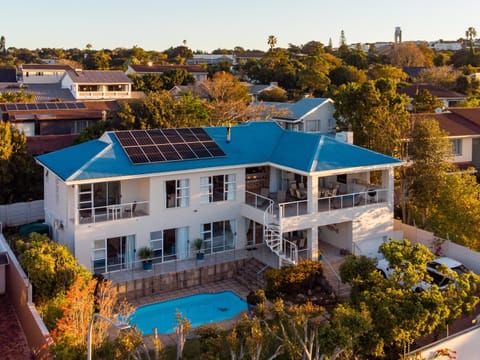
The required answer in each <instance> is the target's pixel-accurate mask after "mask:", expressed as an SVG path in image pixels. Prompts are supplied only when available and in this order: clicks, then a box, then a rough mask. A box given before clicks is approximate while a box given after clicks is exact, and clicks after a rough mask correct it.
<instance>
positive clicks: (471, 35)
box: [465, 27, 477, 55]
mask: <svg viewBox="0 0 480 360" xmlns="http://www.w3.org/2000/svg"><path fill="white" fill-rule="evenodd" d="M465 36H466V38H467V40H468V46H469V47H470V53H471V54H472V55H474V54H475V37H476V36H477V30H475V28H474V27H469V28H468V29H467V31H465Z"/></svg>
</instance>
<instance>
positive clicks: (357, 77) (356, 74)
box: [328, 65, 367, 86]
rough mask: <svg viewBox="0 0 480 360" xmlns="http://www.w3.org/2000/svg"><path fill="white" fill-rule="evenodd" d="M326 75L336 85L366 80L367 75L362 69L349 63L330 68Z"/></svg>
mask: <svg viewBox="0 0 480 360" xmlns="http://www.w3.org/2000/svg"><path fill="white" fill-rule="evenodd" d="M328 76H329V77H330V80H331V82H332V84H334V85H337V86H340V85H342V84H348V83H352V82H355V83H363V82H365V81H366V80H367V76H366V75H365V73H364V72H363V71H362V70H359V69H357V68H356V67H354V66H350V65H342V66H339V67H337V68H335V69H332V70H331V71H330V73H329V74H328Z"/></svg>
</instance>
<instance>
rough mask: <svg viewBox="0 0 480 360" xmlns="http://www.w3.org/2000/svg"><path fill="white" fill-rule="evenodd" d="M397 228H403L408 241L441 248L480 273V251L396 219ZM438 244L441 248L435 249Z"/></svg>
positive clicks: (431, 247) (432, 248) (443, 253)
mask: <svg viewBox="0 0 480 360" xmlns="http://www.w3.org/2000/svg"><path fill="white" fill-rule="evenodd" d="M394 227H395V230H402V231H403V234H404V238H405V239H407V240H408V241H410V242H412V243H414V244H417V243H420V244H423V245H425V246H426V247H428V248H429V249H430V250H431V251H432V252H435V251H436V250H439V253H440V254H441V255H444V256H448V257H451V258H452V259H455V260H458V261H460V262H462V263H463V264H465V265H466V266H467V267H468V268H469V269H472V270H473V271H474V272H475V273H477V274H480V253H479V252H477V251H473V250H471V249H469V248H467V247H465V246H461V245H458V244H455V243H454V242H451V241H450V240H445V239H440V238H438V237H437V236H435V235H434V234H433V233H431V232H429V231H425V230H422V229H418V228H416V227H414V226H410V225H406V224H403V223H402V222H401V221H399V220H395V225H394ZM438 244H441V245H440V248H439V249H435V248H436V247H437V245H438Z"/></svg>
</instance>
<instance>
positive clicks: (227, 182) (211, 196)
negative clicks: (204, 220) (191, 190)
mask: <svg viewBox="0 0 480 360" xmlns="http://www.w3.org/2000/svg"><path fill="white" fill-rule="evenodd" d="M235 193H236V177H235V174H229V175H216V176H205V177H201V178H200V203H202V204H208V203H211V202H216V201H226V200H235Z"/></svg>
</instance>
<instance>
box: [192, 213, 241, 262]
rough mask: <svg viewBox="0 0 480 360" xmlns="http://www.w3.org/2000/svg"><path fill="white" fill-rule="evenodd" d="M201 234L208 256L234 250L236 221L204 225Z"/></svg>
mask: <svg viewBox="0 0 480 360" xmlns="http://www.w3.org/2000/svg"><path fill="white" fill-rule="evenodd" d="M200 233H201V237H202V239H203V243H204V245H203V247H204V249H205V253H207V254H211V253H215V252H220V251H226V250H231V249H234V248H235V238H236V235H237V224H236V220H225V221H215V222H212V223H206V224H202V227H201V229H200Z"/></svg>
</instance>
